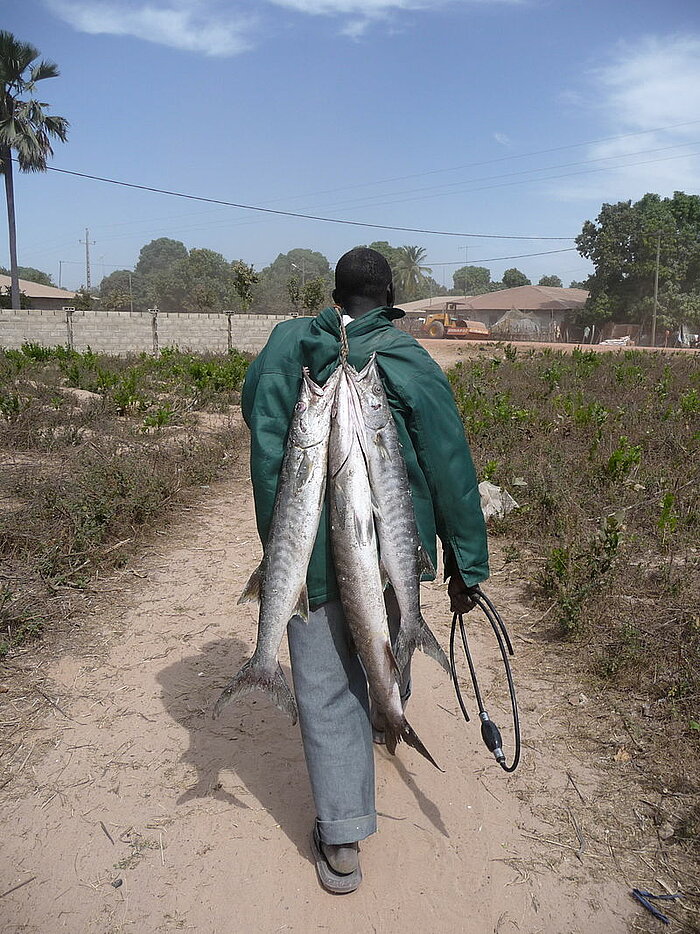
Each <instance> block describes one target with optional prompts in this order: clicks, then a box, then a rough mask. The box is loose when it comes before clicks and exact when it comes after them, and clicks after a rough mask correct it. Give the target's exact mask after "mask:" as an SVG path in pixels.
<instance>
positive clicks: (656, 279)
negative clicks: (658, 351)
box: [651, 230, 661, 347]
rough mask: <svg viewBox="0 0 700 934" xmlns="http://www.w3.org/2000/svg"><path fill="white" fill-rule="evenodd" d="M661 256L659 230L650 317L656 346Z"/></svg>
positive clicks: (653, 341)
mask: <svg viewBox="0 0 700 934" xmlns="http://www.w3.org/2000/svg"><path fill="white" fill-rule="evenodd" d="M660 256H661V231H660V230H657V231H656V271H655V273H654V313H653V315H652V318H651V346H652V347H656V313H657V311H658V310H659V258H660Z"/></svg>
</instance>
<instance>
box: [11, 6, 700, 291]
mask: <svg viewBox="0 0 700 934" xmlns="http://www.w3.org/2000/svg"><path fill="white" fill-rule="evenodd" d="M2 7H3V17H2V28H4V29H8V30H10V31H11V32H13V33H14V34H15V35H16V36H17V37H18V38H21V39H23V40H25V41H29V42H31V43H32V44H33V45H35V46H36V47H37V48H38V49H39V50H40V52H41V54H42V56H43V57H45V58H49V59H52V60H53V61H55V62H57V63H58V65H59V67H60V69H61V76H60V77H59V78H56V79H52V80H49V81H46V82H44V83H43V85H42V94H41V97H42V99H43V100H46V101H49V102H50V103H51V112H53V113H57V114H61V115H63V116H65V117H67V118H68V119H69V120H70V122H71V130H70V136H69V141H68V143H67V144H65V145H62V144H58V145H57V147H56V153H55V156H54V158H53V160H52V162H51V165H53V166H55V167H58V168H62V169H68V170H72V171H76V172H83V173H87V174H93V175H100V176H107V177H109V178H114V179H120V180H123V181H127V182H132V183H136V184H140V185H145V186H152V187H157V188H167V189H171V190H175V191H180V192H184V193H188V194H193V195H199V196H202V197H206V198H215V199H222V200H226V201H233V202H237V203H245V204H251V205H262V206H265V207H270V208H275V209H279V210H287V211H296V212H301V213H311V214H321V215H324V216H327V217H331V218H337V219H341V220H353V221H359V222H362V223H368V224H369V223H372V224H387V225H395V226H399V227H401V226H403V227H418V228H426V229H430V230H440V231H452V232H459V233H473V234H477V235H478V236H475V237H464V236H460V237H447V236H439V235H436V234H424V233H408V232H400V231H391V230H386V231H383V230H373V229H371V228H366V227H350V226H343V225H336V224H329V223H321V222H317V221H311V220H303V219H295V218H287V217H278V216H272V215H261V214H256V213H252V212H248V211H243V210H240V209H235V208H230V207H215V206H213V205H207V204H203V203H198V202H195V201H184V200H181V199H176V198H172V197H167V196H164V195H159V194H155V193H147V192H140V191H133V190H129V189H126V188H119V187H116V186H112V185H106V184H104V183H101V182H95V181H89V180H86V179H81V178H75V177H71V176H67V175H61V174H58V173H55V172H48V173H46V174H45V175H25V176H18V177H17V180H16V188H17V192H16V197H17V221H18V238H19V262H20V264H21V265H26V266H36V267H38V268H40V269H44V270H46V271H48V272H50V273H51V274H52V275H53V276H54V280H55V281H56V282H58V275H59V263H60V264H61V269H62V281H63V285H64V286H66V287H69V288H75V287H77V286H79V285H80V284H82V283H83V282H84V281H85V271H84V265H83V258H84V247H82V246H81V244H80V243H79V241H80V239H81V238H84V236H85V228H86V227H88V228H89V229H90V239H91V240H94V241H95V243H94V244H93V245H92V246H91V256H92V260H93V274H92V279H93V284H95V282H96V281H99V279H100V277H101V275H102V274H103V273H104V274H107V273H109V272H110V271H112V269H113V268H116V267H120V268H128V267H131V266H133V264H134V263H135V262H136V260H137V258H138V252H139V249H140V248H141V246H143V244H144V243H147V242H148V241H149V240H151V239H153V238H155V237H163V236H167V237H173V238H175V239H179V240H182V241H184V243H185V244H186V245H187V246H188V247H190V248H191V247H209V248H211V249H214V250H218V251H219V252H221V253H223V254H224V256H226V257H227V258H228V259H237V258H242V259H245V260H246V261H248V262H252V263H254V264H255V266H256V267H257V268H260V267H262V266H264V265H267V264H268V263H269V262H271V261H272V260H273V259H274V258H275V257H276V256H277V254H278V253H280V252H286V251H288V250H290V249H292V248H294V247H307V248H309V249H313V250H319V251H321V252H322V253H324V254H325V255H326V256H327V257H328V258H329V260H330V261H331V263H334V262H335V261H336V260H337V258H338V257H339V256H340V255H341V254H342V253H343V252H344V251H345V250H347V249H349V248H351V247H352V246H355V245H356V244H358V243H368V242H370V241H372V240H375V239H385V240H388V241H389V242H390V243H393V244H395V245H401V244H420V245H422V246H424V247H425V248H426V249H427V251H428V261H429V263H430V264H431V265H432V266H433V274H434V276H435V278H436V279H437V281H438V282H443V281H444V282H445V283H446V284H447V285H451V273H452V271H453V270H454V268H455V267H456V266H457V265H462V264H463V263H464V259H465V256H467V257H468V259H469V261H470V262H477V263H478V262H479V261H480V260H491V261H489V262H485V265H488V266H489V267H490V268H491V270H492V274H493V276H494V278H499V277H500V275H501V274H502V272H503V270H504V269H506V268H508V267H510V266H517V267H518V268H520V269H522V270H523V271H525V272H526V273H527V274H528V275H529V276H530V277H531V278H532V279H533V281H536V280H537V279H538V278H539V276H541V275H543V274H548V273H556V274H558V275H560V276H561V278H562V279H563V280H564V284H565V285H568V282H569V280H570V279H580V278H583V277H584V276H585V275H586V274H587V272H588V271H589V267H588V265H587V264H586V262H585V261H583V260H582V259H581V257H580V256H578V254H577V253H576V252H563V253H553V254H551V255H547V256H531V257H522V258H518V259H503V260H495V259H494V260H492V259H491V258H495V257H511V256H515V255H517V254H525V253H535V252H541V251H546V250H562V249H565V248H569V247H572V246H573V243H572V242H571V241H566V240H564V241H560V240H554V239H551V240H544V239H543V240H525V239H488V238H487V237H486V235H487V234H489V235H498V236H508V237H510V236H513V237H516V236H518V237H534V236H538V237H552V238H554V237H573V236H575V235H576V234H577V233H579V231H580V229H581V226H582V224H583V222H584V221H585V220H586V219H589V218H591V219H592V218H594V217H595V216H596V214H597V213H598V211H599V209H600V205H601V203H602V202H603V201H618V200H623V199H628V198H633V199H636V198H638V197H640V196H641V195H642V194H644V192H646V191H657V192H659V193H661V194H663V195H669V194H671V193H672V192H673V191H674V190H675V189H681V190H685V191H688V192H693V193H698V192H699V191H700V5H699V4H698V3H697V2H696V0H666V2H663V3H662V2H652V0H637V2H635V3H629V2H623V0H586V2H580V0H461V2H460V0H452V2H449V0H258V2H252V0H248V2H246V0H243V2H234V0H188V2H184V0H23V2H22V3H21V4H19V3H14V2H9V3H8V0H4V2H3V3H2ZM546 150H550V151H546ZM1 229H2V234H1V235H0V251H1V252H0V265H7V256H8V253H7V237H6V232H5V229H4V225H2V227H1ZM465 247H466V248H468V249H466V250H465ZM442 264H444V265H442Z"/></svg>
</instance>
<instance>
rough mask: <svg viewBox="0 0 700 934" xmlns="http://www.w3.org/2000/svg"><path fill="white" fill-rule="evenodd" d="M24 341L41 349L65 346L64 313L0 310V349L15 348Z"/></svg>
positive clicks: (66, 336) (66, 334)
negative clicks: (39, 346)
mask: <svg viewBox="0 0 700 934" xmlns="http://www.w3.org/2000/svg"><path fill="white" fill-rule="evenodd" d="M30 315H31V319H30ZM25 341H32V342H33V343H35V344H41V345H42V346H43V347H55V346H56V345H57V344H63V345H64V346H65V345H66V344H67V341H68V331H67V327H66V313H65V311H28V310H26V309H23V310H22V311H15V310H12V309H6V308H3V309H0V347H8V348H12V347H14V348H17V347H21V346H22V344H23V343H24V342H25Z"/></svg>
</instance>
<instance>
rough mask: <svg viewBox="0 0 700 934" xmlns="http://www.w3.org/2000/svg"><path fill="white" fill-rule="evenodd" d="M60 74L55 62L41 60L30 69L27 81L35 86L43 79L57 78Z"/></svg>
mask: <svg viewBox="0 0 700 934" xmlns="http://www.w3.org/2000/svg"><path fill="white" fill-rule="evenodd" d="M60 74H61V72H60V71H59V70H58V65H57V64H56V63H55V62H49V61H46V60H42V61H40V62H39V64H38V65H34V66H33V67H32V69H31V72H30V76H29V80H30V81H31V83H32V84H36V83H37V81H43V80H44V79H45V78H58V76H59V75H60Z"/></svg>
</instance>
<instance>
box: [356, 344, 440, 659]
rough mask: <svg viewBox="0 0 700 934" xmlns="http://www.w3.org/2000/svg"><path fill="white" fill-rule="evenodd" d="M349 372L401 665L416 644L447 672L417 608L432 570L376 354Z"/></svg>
mask: <svg viewBox="0 0 700 934" xmlns="http://www.w3.org/2000/svg"><path fill="white" fill-rule="evenodd" d="M349 373H350V376H351V378H352V381H353V383H354V385H355V386H356V388H357V391H358V396H359V401H360V407H361V410H362V420H363V422H364V429H365V439H366V441H365V452H366V457H367V468H368V471H369V479H370V484H371V486H372V493H373V495H374V499H375V505H376V525H377V534H378V536H379V551H380V554H381V562H382V566H383V569H384V570H385V572H386V575H387V577H388V578H389V581H390V582H391V585H392V587H393V588H394V591H395V593H396V600H397V602H398V605H399V609H400V611H401V626H400V628H399V633H398V636H397V639H396V643H395V645H394V653H395V655H396V661H397V663H398V666H399V670H400V671H403V670H404V668H405V666H406V665H407V664H408V662H409V661H410V660H411V656H412V655H413V652H414V650H415V649H416V648H419V649H422V650H423V651H424V652H425V653H426V654H428V655H430V656H431V658H434V659H435V661H436V662H437V663H438V664H439V665H441V666H442V667H443V668H444V669H445V671H446V672H447V673H448V674H450V663H449V662H448V660H447V656H446V655H445V653H444V651H443V649H442V648H441V646H440V644H439V643H438V641H437V639H436V638H435V636H434V635H433V633H432V632H431V631H430V628H429V627H428V624H427V623H426V622H425V620H424V619H423V615H422V613H421V607H420V577H421V573H422V572H423V571H429V572H430V573H431V574H434V573H435V569H434V568H433V564H432V562H431V560H430V557H429V556H428V553H427V552H426V550H425V548H424V547H423V544H422V542H421V540H420V536H419V534H418V527H417V525H416V516H415V512H414V509H413V497H412V495H411V486H410V483H409V481H408V471H407V470H406V462H405V460H404V458H403V454H402V452H401V443H400V441H399V435H398V432H397V430H396V424H395V423H394V418H393V416H392V414H391V409H390V408H389V400H388V399H387V396H386V392H385V391H384V386H383V385H382V380H381V376H380V374H379V367H378V366H377V360H376V356H375V354H372V356H371V357H370V359H369V362H368V363H367V365H366V366H365V367H364V369H362V370H361V371H360V372H359V373H358V372H357V371H356V370H353V369H352V368H349Z"/></svg>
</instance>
